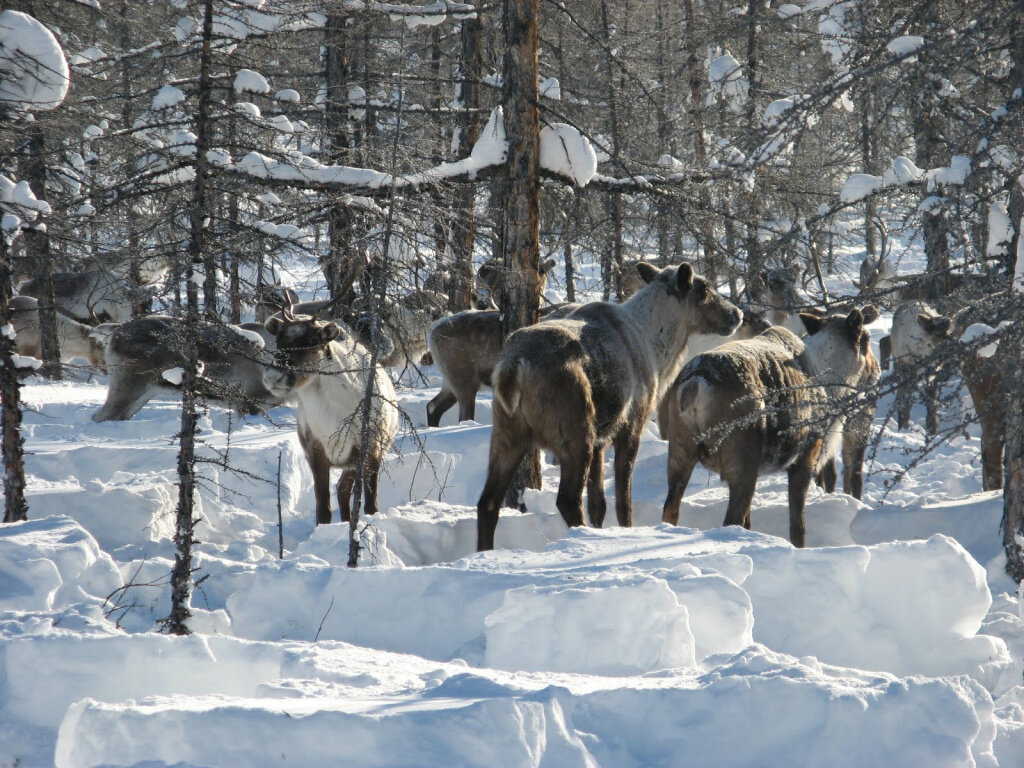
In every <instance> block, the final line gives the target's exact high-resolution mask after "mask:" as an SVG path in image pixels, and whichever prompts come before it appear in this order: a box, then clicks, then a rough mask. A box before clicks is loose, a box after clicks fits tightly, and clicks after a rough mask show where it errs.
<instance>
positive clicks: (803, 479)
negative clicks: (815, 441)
mask: <svg viewBox="0 0 1024 768" xmlns="http://www.w3.org/2000/svg"><path fill="white" fill-rule="evenodd" d="M819 448H820V444H819ZM815 453H816V451H815V452H813V453H812V454H810V455H806V456H802V457H800V458H799V459H797V461H796V463H795V464H793V466H791V467H790V468H789V540H790V541H791V542H792V543H793V546H794V547H803V546H804V538H805V535H806V530H805V528H804V505H805V503H806V502H807V489H808V488H810V486H811V475H812V474H813V471H812V466H813V462H814V455H815Z"/></svg>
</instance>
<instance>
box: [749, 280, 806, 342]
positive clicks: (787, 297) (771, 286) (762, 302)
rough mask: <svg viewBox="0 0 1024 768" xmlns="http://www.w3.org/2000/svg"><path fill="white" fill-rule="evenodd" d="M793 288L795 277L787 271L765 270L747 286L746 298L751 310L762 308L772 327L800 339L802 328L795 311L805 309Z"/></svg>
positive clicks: (798, 293) (795, 289) (804, 304)
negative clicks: (757, 307)
mask: <svg viewBox="0 0 1024 768" xmlns="http://www.w3.org/2000/svg"><path fill="white" fill-rule="evenodd" d="M796 284H797V275H796V273H795V272H794V270H793V269H792V268H790V267H774V268H771V269H765V270H762V271H761V273H760V275H758V276H757V279H756V280H755V281H754V282H753V284H752V285H751V286H750V288H751V290H750V294H751V296H750V298H751V300H752V303H753V304H754V305H755V306H763V307H764V309H765V311H766V312H767V316H768V321H769V322H770V323H771V324H772V325H781V326H783V327H785V328H788V329H789V330H791V331H792V332H793V333H795V334H797V335H798V336H801V335H803V333H804V326H803V323H802V322H801V321H800V317H799V314H798V310H799V309H800V308H806V307H807V300H806V299H805V298H804V297H803V296H801V295H800V291H799V290H798V289H797V287H796Z"/></svg>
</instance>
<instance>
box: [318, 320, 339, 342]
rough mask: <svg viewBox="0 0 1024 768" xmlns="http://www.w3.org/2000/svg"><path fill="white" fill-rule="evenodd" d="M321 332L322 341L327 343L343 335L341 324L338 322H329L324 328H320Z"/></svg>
mask: <svg viewBox="0 0 1024 768" xmlns="http://www.w3.org/2000/svg"><path fill="white" fill-rule="evenodd" d="M319 333H320V339H321V341H320V343H321V344H327V343H329V342H332V341H334V340H335V339H336V338H338V337H339V336H341V326H340V325H338V324H337V323H328V324H327V325H325V326H324V327H323V328H320V329H319Z"/></svg>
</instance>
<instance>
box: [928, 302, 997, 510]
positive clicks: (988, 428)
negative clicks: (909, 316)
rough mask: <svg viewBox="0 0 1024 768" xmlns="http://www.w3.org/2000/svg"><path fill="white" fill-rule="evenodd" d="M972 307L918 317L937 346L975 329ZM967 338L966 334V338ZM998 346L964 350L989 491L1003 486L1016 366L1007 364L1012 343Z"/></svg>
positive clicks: (966, 377)
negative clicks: (1010, 394) (1009, 402)
mask: <svg viewBox="0 0 1024 768" xmlns="http://www.w3.org/2000/svg"><path fill="white" fill-rule="evenodd" d="M971 314H972V313H971V311H970V310H969V309H965V310H961V311H960V312H958V313H957V314H956V315H953V316H944V315H939V316H935V315H931V314H926V313H922V314H920V315H918V316H917V317H916V318H915V319H916V320H917V323H918V325H919V327H920V329H921V331H923V333H924V334H925V336H926V337H927V339H928V344H929V345H931V346H932V348H936V347H938V346H939V345H941V344H953V343H955V342H956V341H957V340H958V339H960V338H961V336H963V335H964V332H965V331H969V330H973V329H972V327H971V325H970V320H969V317H970V315H971ZM979 327H980V328H982V329H984V330H985V331H993V330H995V329H992V328H989V327H988V326H987V325H983V324H979ZM965 338H966V337H965ZM993 344H996V345H997V346H996V348H995V349H986V348H985V346H988V345H985V346H982V345H979V344H974V345H972V346H971V347H970V348H968V349H965V350H962V351H961V352H960V373H961V374H962V375H963V379H964V383H965V384H966V385H967V390H968V392H970V393H971V402H973V403H974V410H975V411H976V412H977V414H978V422H979V423H980V425H981V479H982V487H983V488H984V489H985V490H986V491H997V490H1000V489H1001V488H1002V487H1003V446H1004V444H1005V442H1006V407H1007V401H1006V395H1007V393H1008V391H1009V382H1008V381H1007V375H1008V373H1009V372H1010V371H1011V370H1012V367H1011V366H1009V365H1008V364H1007V355H1009V354H1011V353H1010V350H1009V349H1008V347H1009V344H1008V343H1007V342H1004V341H1001V340H1000V341H998V342H993Z"/></svg>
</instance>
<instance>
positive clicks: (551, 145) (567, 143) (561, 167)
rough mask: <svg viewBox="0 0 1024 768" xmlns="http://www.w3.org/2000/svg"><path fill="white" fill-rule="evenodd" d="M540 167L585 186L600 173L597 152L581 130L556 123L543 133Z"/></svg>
mask: <svg viewBox="0 0 1024 768" xmlns="http://www.w3.org/2000/svg"><path fill="white" fill-rule="evenodd" d="M540 166H541V168H544V169H546V170H549V171H551V172H553V173H557V174H559V175H560V176H565V177H566V178H568V179H571V180H572V181H573V183H575V184H576V186H578V187H585V186H586V185H587V184H588V183H589V182H590V180H591V179H592V178H594V174H595V173H597V153H596V152H595V151H594V147H593V146H591V144H590V141H589V140H588V139H587V138H586V137H585V136H583V135H582V134H581V133H580V132H579V130H578V129H576V128H574V127H573V126H571V125H568V124H567V123H552V124H551V125H546V126H544V128H542V129H541V132H540Z"/></svg>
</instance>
